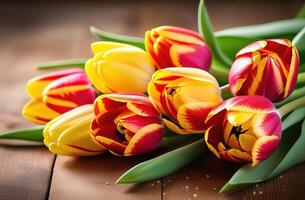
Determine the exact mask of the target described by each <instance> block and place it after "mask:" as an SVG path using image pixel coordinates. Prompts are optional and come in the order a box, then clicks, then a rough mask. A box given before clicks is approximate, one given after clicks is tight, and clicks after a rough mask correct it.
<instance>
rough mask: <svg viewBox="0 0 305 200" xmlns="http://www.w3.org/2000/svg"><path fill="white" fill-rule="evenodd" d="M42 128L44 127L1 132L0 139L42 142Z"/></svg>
mask: <svg viewBox="0 0 305 200" xmlns="http://www.w3.org/2000/svg"><path fill="white" fill-rule="evenodd" d="M43 128H44V126H37V127H33V128H27V129H20V130H14V131H7V132H2V133H0V139H18V140H28V141H35V142H42V141H43V135H42V131H43Z"/></svg>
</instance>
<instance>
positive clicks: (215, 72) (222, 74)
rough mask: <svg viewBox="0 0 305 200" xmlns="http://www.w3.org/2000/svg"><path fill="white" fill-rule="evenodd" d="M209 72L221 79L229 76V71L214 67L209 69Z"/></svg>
mask: <svg viewBox="0 0 305 200" xmlns="http://www.w3.org/2000/svg"><path fill="white" fill-rule="evenodd" d="M210 74H212V75H213V76H214V77H215V78H216V79H221V80H227V79H228V76H229V72H227V71H224V70H219V69H215V68H211V69H210Z"/></svg>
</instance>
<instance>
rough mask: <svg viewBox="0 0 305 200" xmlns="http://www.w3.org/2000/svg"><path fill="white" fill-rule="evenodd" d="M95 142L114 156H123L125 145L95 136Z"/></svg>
mask: <svg viewBox="0 0 305 200" xmlns="http://www.w3.org/2000/svg"><path fill="white" fill-rule="evenodd" d="M95 141H97V142H98V144H100V145H102V146H103V147H105V148H106V149H108V150H109V151H110V152H114V153H115V154H118V155H124V151H125V149H126V145H124V144H122V143H119V142H117V141H114V140H112V139H109V138H107V137H103V136H96V137H95Z"/></svg>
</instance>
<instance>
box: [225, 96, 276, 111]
mask: <svg viewBox="0 0 305 200" xmlns="http://www.w3.org/2000/svg"><path fill="white" fill-rule="evenodd" d="M225 106H226V109H227V110H228V111H241V112H252V113H267V112H273V111H274V110H275V107H274V105H273V104H272V102H271V101H270V100H268V99H267V98H265V97H263V96H258V95H253V96H236V97H232V98H230V99H228V100H227V101H226V103H225Z"/></svg>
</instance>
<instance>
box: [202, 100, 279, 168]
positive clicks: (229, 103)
mask: <svg viewBox="0 0 305 200" xmlns="http://www.w3.org/2000/svg"><path fill="white" fill-rule="evenodd" d="M206 122H207V123H209V124H210V127H209V128H208V129H207V131H206V133H205V141H206V144H207V146H208V148H209V149H210V150H211V151H212V152H213V153H214V154H215V155H216V156H217V157H218V158H222V159H225V160H229V161H234V162H252V163H253V165H256V164H257V163H259V162H260V161H263V160H265V159H266V158H268V157H269V156H270V155H271V154H272V153H273V151H274V150H275V149H276V147H277V146H278V144H279V142H280V139H281V133H282V124H281V119H280V116H279V114H278V112H277V110H276V108H275V107H274V105H273V104H272V102H271V101H269V100H268V99H267V98H265V97H263V96H238V97H233V98H231V99H228V100H226V101H224V102H222V103H221V104H220V105H219V106H217V107H216V108H214V109H213V110H212V111H211V112H210V113H209V115H208V117H207V119H206Z"/></svg>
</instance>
